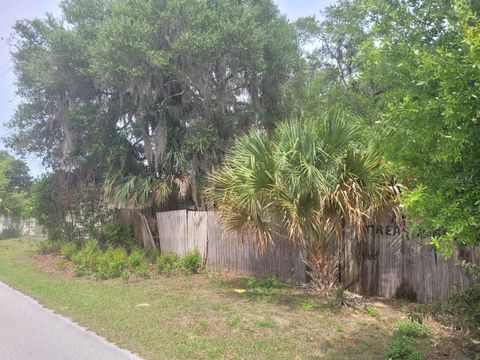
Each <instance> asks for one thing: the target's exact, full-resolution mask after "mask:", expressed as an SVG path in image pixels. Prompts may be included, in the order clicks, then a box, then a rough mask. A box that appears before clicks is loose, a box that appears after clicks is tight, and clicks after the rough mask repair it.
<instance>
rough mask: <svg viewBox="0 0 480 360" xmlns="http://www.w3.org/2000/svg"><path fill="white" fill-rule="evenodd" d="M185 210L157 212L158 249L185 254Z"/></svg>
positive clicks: (164, 251)
mask: <svg viewBox="0 0 480 360" xmlns="http://www.w3.org/2000/svg"><path fill="white" fill-rule="evenodd" d="M186 219H187V210H176V211H168V212H162V213H157V223H158V238H159V243H160V251H161V252H163V253H174V254H178V255H185V254H186V253H187V252H188V251H187V249H188V246H187V220H186Z"/></svg>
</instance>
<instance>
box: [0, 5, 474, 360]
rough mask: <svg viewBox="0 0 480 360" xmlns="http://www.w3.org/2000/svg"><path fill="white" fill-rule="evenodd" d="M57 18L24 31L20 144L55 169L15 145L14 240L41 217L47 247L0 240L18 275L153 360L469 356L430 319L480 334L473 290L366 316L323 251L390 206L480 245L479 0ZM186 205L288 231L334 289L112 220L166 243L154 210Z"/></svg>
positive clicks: (92, 8)
mask: <svg viewBox="0 0 480 360" xmlns="http://www.w3.org/2000/svg"><path fill="white" fill-rule="evenodd" d="M60 10H61V14H60V15H59V16H58V17H57V18H55V17H54V16H53V15H52V16H51V15H49V16H46V17H45V18H43V19H33V20H20V21H18V22H16V24H15V26H14V28H13V34H12V38H11V39H10V41H11V44H12V63H13V66H14V71H15V74H16V77H17V94H16V96H17V97H18V99H19V101H18V107H17V110H16V113H15V115H14V116H13V118H12V119H11V121H10V123H9V126H10V128H11V132H10V133H9V136H8V138H7V139H6V145H7V146H8V147H9V148H11V149H12V150H13V151H15V152H17V153H19V154H22V155H23V154H26V155H30V156H32V155H34V156H37V157H39V158H40V159H41V160H42V162H43V164H45V165H46V167H47V168H48V169H50V170H49V172H48V173H46V174H43V176H42V177H41V178H39V179H36V180H34V181H32V179H30V177H29V176H28V170H27V167H26V165H25V163H24V162H22V161H19V160H18V159H15V158H13V157H12V156H11V155H8V154H7V153H5V152H0V215H2V216H4V217H5V218H8V219H10V223H9V224H10V225H11V226H10V228H8V229H6V231H5V234H3V235H4V236H5V237H12V236H16V235H17V234H18V231H16V230H17V226H16V224H18V223H19V222H20V221H21V219H24V218H27V217H33V218H35V219H37V220H38V223H39V224H41V225H42V226H43V227H44V228H45V229H46V232H47V236H48V242H44V243H41V244H40V245H39V247H38V249H30V252H31V254H30V255H25V254H24V252H25V250H27V247H28V246H29V245H28V244H27V243H25V242H21V241H6V242H2V243H1V245H0V249H1V251H0V259H1V260H2V261H0V278H1V279H3V280H5V281H7V282H8V283H10V284H12V286H15V287H18V288H19V289H20V290H22V291H25V292H27V293H29V294H31V295H34V296H35V297H37V298H38V299H40V300H41V301H42V302H44V303H45V304H46V305H49V306H52V307H53V308H55V309H57V310H58V311H61V312H63V313H65V314H67V315H71V316H72V317H74V318H75V319H77V320H78V321H80V322H82V323H84V324H86V325H87V326H89V327H92V328H94V329H96V330H97V331H99V332H100V333H101V334H104V335H106V336H107V337H108V338H111V339H112V340H114V341H116V342H118V343H119V344H120V345H123V344H124V345H126V346H127V347H128V348H130V349H132V350H136V351H138V352H139V353H141V354H143V355H145V356H147V357H153V358H154V357H160V356H164V357H167V358H172V359H173V358H175V359H176V358H192V357H200V358H218V357H225V358H275V359H278V358H289V359H290V358H296V357H297V358H316V357H321V356H325V357H331V358H335V359H337V358H352V357H355V358H359V357H365V358H372V357H373V358H378V357H384V356H388V357H389V358H392V359H397V358H398V359H419V358H422V357H425V358H436V357H437V356H440V355H441V354H443V353H447V354H453V350H451V349H452V347H453V346H454V345H455V346H459V343H458V342H457V337H456V335H455V333H453V332H448V331H447V330H445V329H443V330H442V329H441V328H440V327H439V326H438V324H436V323H435V322H434V321H433V320H432V318H433V317H435V318H436V319H439V318H442V317H444V318H446V319H449V320H448V321H447V322H446V323H449V324H451V323H452V322H453V323H454V327H455V328H459V329H462V330H464V331H466V333H467V334H468V336H472V337H474V338H476V339H478V338H480V327H479V326H480V308H479V307H480V283H479V282H478V281H477V282H475V281H473V282H472V283H471V284H469V285H468V286H465V287H464V288H462V289H458V290H457V291H456V292H455V293H454V294H452V296H451V297H450V298H449V299H446V302H445V303H444V304H441V305H439V306H437V307H432V308H428V310H426V311H420V309H416V310H415V311H413V313H410V314H408V316H409V317H408V316H407V315H406V312H405V311H404V310H403V307H406V306H407V305H405V304H403V303H401V302H395V301H392V302H383V303H382V304H383V306H378V304H369V306H368V307H366V309H362V311H359V310H352V309H347V308H345V306H343V307H342V306H341V305H342V304H343V305H345V304H347V303H348V301H347V299H346V298H345V296H346V295H345V294H346V292H345V291H344V289H342V288H339V287H336V285H338V283H337V282H338V277H337V276H336V271H338V270H339V268H340V266H339V262H338V261H339V259H338V257H337V256H338V254H336V255H334V256H333V257H330V256H329V254H327V253H326V251H328V245H330V244H331V241H332V239H336V240H339V241H340V242H341V241H347V239H346V237H345V236H344V234H345V233H346V231H347V230H350V231H351V232H352V234H354V235H355V236H352V237H351V238H352V239H361V238H362V235H363V234H362V232H363V231H364V230H365V223H366V220H372V219H376V218H377V217H378V216H379V214H382V215H385V214H388V215H390V214H393V215H394V216H393V217H394V219H395V220H398V226H396V227H395V228H397V229H398V231H400V228H401V229H402V230H403V229H405V230H406V231H409V233H410V234H412V235H413V236H417V235H418V236H419V237H420V238H422V239H428V240H425V242H426V244H425V245H427V246H432V247H434V249H435V251H436V252H437V253H439V254H441V255H442V256H444V257H447V258H448V257H449V256H451V255H452V253H453V251H454V250H457V249H465V248H468V247H474V246H478V245H479V239H480V221H479V219H480V206H478V205H479V204H480V187H479V186H478V179H480V147H479V146H478V139H479V138H480V126H479V122H480V105H479V104H480V102H479V101H478V99H479V98H480V72H479V69H480V17H479V12H480V6H479V4H478V1H472V0H441V1H438V0H415V1H411V0H392V1H385V0H369V1H367V2H365V1H363V0H339V1H338V2H337V3H335V4H333V5H331V6H328V7H327V8H326V9H325V11H324V12H323V14H322V17H321V18H316V17H315V16H310V17H304V18H299V19H296V20H295V21H293V20H288V19H287V18H286V17H285V16H283V15H282V14H281V13H280V11H279V9H278V7H277V6H276V5H275V3H274V2H273V1H272V0H259V1H253V0H249V1H231V0H209V1H203V0H164V1H150V0H64V1H62V2H61V3H60ZM173 209H175V210H176V209H196V210H213V211H216V212H217V214H218V215H219V218H221V220H222V221H223V223H224V225H225V226H226V227H227V228H228V229H230V230H236V231H242V232H245V233H248V234H249V235H252V236H253V238H254V240H255V243H256V245H257V246H258V250H259V251H263V250H265V249H266V248H267V247H269V246H271V245H272V244H273V243H274V241H275V236H274V235H275V234H279V233H281V234H286V239H283V240H282V241H291V242H298V243H301V245H302V246H303V245H305V246H306V247H307V250H308V254H309V256H308V267H309V277H310V278H311V280H312V282H315V284H316V285H317V286H318V288H319V289H330V290H331V292H332V293H334V294H336V295H335V296H333V295H332V296H331V298H332V299H334V300H332V301H330V300H329V299H327V298H326V297H325V296H324V295H318V294H316V295H315V296H310V295H309V294H308V293H307V292H306V290H302V289H298V288H296V287H294V286H287V285H285V284H282V283H279V282H278V281H277V280H276V279H274V278H271V277H269V278H266V279H247V280H245V279H228V278H224V277H225V275H218V274H212V273H210V272H209V271H208V269H204V268H203V260H202V258H201V255H200V253H199V252H192V253H189V254H186V255H184V256H181V257H179V256H177V255H175V254H166V253H162V254H159V253H158V249H155V247H156V245H155V240H154V237H155V236H154V235H153V236H150V237H149V240H148V244H147V241H145V243H142V241H144V240H143V239H138V238H137V239H136V238H135V236H134V231H133V229H132V228H131V226H130V225H127V224H124V223H119V222H118V221H117V220H118V218H119V214H121V213H123V212H128V214H129V215H132V216H131V217H130V219H133V218H135V219H140V220H139V221H141V224H142V229H144V230H145V231H146V233H148V234H158V229H157V224H158V222H157V221H156V219H155V214H156V212H158V211H163V210H173ZM405 219H407V220H408V229H407V227H406V224H407V222H404V220H405ZM131 222H132V223H133V222H134V221H133V220H132V221H131ZM400 223H402V224H403V225H405V226H401V224H400ZM136 224H137V225H138V223H136ZM135 230H138V227H137V228H135ZM137 235H138V234H137ZM352 241H353V240H352ZM427 242H428V244H427ZM343 245H347V244H343ZM339 248H340V247H339ZM145 250H148V254H147V253H145ZM32 257H33V259H34V260H32ZM50 261H51V262H52V263H50ZM458 265H459V266H465V267H467V268H468V269H469V272H470V273H471V274H472V278H473V276H474V275H475V274H476V276H477V278H478V277H479V276H478V275H479V274H480V271H479V265H478V264H475V263H474V262H471V261H464V262H462V263H461V264H458ZM340 274H341V272H340ZM340 277H341V276H340ZM412 306H413V305H412ZM332 309H333V310H332ZM417 310H418V311H417ZM405 316H407V318H405ZM408 318H409V319H410V320H411V321H413V322H412V323H409V322H408V323H406V322H405V321H407V320H408ZM416 323H418V324H416ZM424 330H425V331H424ZM162 350H163V351H162Z"/></svg>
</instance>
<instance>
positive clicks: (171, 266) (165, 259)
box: [156, 254, 179, 275]
mask: <svg viewBox="0 0 480 360" xmlns="http://www.w3.org/2000/svg"><path fill="white" fill-rule="evenodd" d="M156 265H157V270H158V272H159V273H162V274H166V275H169V274H171V273H172V272H174V271H175V270H176V269H177V267H178V266H179V258H178V256H177V255H175V254H160V255H159V256H158V257H157V260H156Z"/></svg>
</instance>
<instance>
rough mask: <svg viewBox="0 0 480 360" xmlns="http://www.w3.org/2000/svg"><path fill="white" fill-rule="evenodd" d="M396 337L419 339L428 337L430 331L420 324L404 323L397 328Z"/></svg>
mask: <svg viewBox="0 0 480 360" xmlns="http://www.w3.org/2000/svg"><path fill="white" fill-rule="evenodd" d="M395 336H396V337H407V338H412V339H419V338H425V337H427V336H428V331H427V329H426V328H425V326H423V325H422V324H419V323H418V322H403V323H399V324H397V326H396V328H395Z"/></svg>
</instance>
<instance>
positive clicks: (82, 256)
mask: <svg viewBox="0 0 480 360" xmlns="http://www.w3.org/2000/svg"><path fill="white" fill-rule="evenodd" d="M101 256H102V253H101V251H100V247H99V246H98V242H97V241H96V240H90V241H89V242H87V243H86V244H85V246H84V247H82V248H81V249H80V250H79V251H78V252H77V253H76V254H75V255H74V256H73V258H72V261H73V273H74V274H75V275H76V276H84V275H93V274H94V273H96V272H97V269H98V264H99V260H100V258H101Z"/></svg>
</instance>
